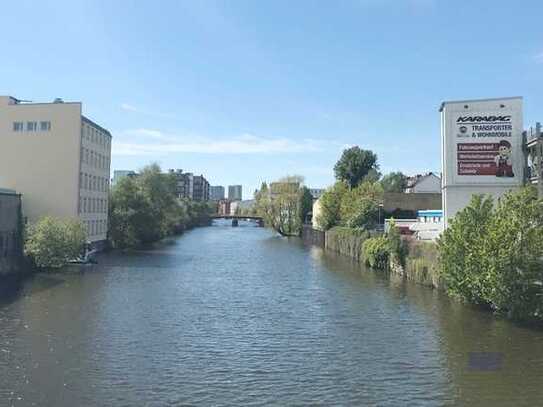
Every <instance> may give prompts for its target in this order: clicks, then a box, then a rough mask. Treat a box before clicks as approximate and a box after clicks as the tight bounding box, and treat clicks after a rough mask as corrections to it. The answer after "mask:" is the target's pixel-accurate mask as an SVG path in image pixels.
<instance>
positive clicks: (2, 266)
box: [0, 192, 23, 278]
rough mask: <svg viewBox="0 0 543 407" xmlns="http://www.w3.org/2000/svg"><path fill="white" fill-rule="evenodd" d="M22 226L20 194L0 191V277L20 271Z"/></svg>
mask: <svg viewBox="0 0 543 407" xmlns="http://www.w3.org/2000/svg"><path fill="white" fill-rule="evenodd" d="M22 228H23V222H22V213H21V196H20V195H18V194H14V193H3V192H0V278H7V277H11V276H14V275H17V274H19V273H21V272H22V269H23V267H22V261H23V231H22Z"/></svg>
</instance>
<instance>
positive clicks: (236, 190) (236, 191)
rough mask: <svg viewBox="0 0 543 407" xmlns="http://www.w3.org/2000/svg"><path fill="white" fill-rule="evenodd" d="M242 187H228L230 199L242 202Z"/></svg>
mask: <svg viewBox="0 0 543 407" xmlns="http://www.w3.org/2000/svg"><path fill="white" fill-rule="evenodd" d="M241 192H242V191H241V185H229V186H228V199H229V200H231V201H241V197H242V194H241Z"/></svg>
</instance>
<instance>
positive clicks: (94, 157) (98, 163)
mask: <svg viewBox="0 0 543 407" xmlns="http://www.w3.org/2000/svg"><path fill="white" fill-rule="evenodd" d="M81 162H83V163H85V164H87V165H90V166H92V167H96V168H102V169H104V170H107V169H109V160H108V157H107V156H105V155H103V154H100V153H97V152H95V151H92V150H89V149H87V148H85V147H83V148H82V149H81Z"/></svg>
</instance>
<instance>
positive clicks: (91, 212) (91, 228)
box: [0, 96, 111, 243]
mask: <svg viewBox="0 0 543 407" xmlns="http://www.w3.org/2000/svg"><path fill="white" fill-rule="evenodd" d="M0 135H1V136H2V137H1V138H0V184H2V185H5V186H6V187H7V188H11V189H14V190H17V192H19V193H21V194H22V195H23V197H24V198H23V215H24V216H25V217H26V218H27V220H28V222H30V223H32V222H36V221H37V220H39V219H40V218H42V217H44V216H48V215H49V216H54V217H59V218H68V219H79V220H81V221H82V222H83V224H84V226H85V228H86V231H87V239H88V240H89V241H90V242H91V243H95V242H100V241H105V240H106V238H107V229H108V192H109V177H110V163H111V134H110V133H109V131H107V130H106V129H104V128H103V127H101V126H99V125H98V124H96V123H94V122H93V121H91V120H89V119H88V118H86V117H85V116H83V115H82V104H81V103H80V102H70V103H64V102H62V101H60V100H55V102H53V103H23V102H21V101H19V100H17V99H15V98H13V97H10V96H0Z"/></svg>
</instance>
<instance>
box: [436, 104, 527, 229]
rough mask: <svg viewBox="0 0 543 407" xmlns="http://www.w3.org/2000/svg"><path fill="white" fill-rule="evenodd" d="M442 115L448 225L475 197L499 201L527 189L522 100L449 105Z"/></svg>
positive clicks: (444, 197)
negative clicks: (509, 193)
mask: <svg viewBox="0 0 543 407" xmlns="http://www.w3.org/2000/svg"><path fill="white" fill-rule="evenodd" d="M440 111H441V155H442V157H441V161H442V198H443V211H444V215H445V226H447V223H448V219H451V218H452V217H453V216H454V215H455V214H456V213H457V212H458V211H459V210H461V209H462V208H463V207H465V206H466V205H467V204H468V203H469V201H470V199H471V196H472V195H473V194H490V195H492V196H493V197H495V198H498V197H500V196H502V195H503V194H504V193H505V192H507V191H508V190H510V189H512V188H516V187H518V186H520V185H522V182H523V177H524V165H525V162H524V161H525V159H524V153H523V148H522V147H523V146H522V142H523V141H522V132H523V124H522V98H520V97H513V98H499V99H483V100H462V101H454V102H444V103H443V104H442V105H441V109H440Z"/></svg>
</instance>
